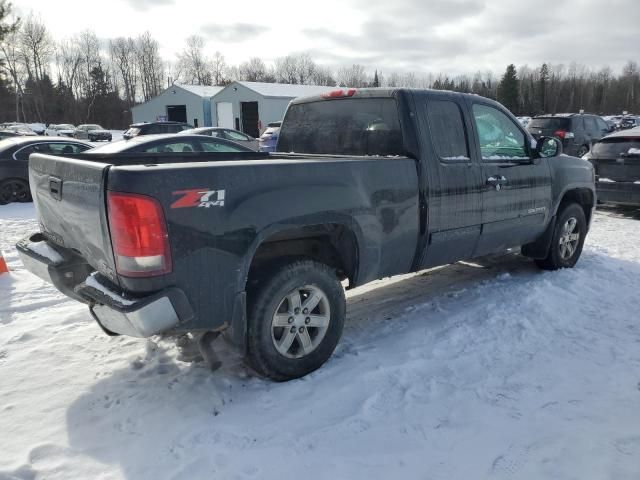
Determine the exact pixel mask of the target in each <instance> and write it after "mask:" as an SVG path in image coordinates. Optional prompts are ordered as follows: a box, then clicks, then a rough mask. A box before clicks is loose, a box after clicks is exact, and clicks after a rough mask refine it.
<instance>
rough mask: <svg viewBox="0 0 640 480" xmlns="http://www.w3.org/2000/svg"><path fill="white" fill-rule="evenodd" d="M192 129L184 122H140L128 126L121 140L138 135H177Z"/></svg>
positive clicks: (191, 126)
mask: <svg viewBox="0 0 640 480" xmlns="http://www.w3.org/2000/svg"><path fill="white" fill-rule="evenodd" d="M189 128H193V125H189V124H188V123H184V122H142V123H134V124H131V125H129V130H127V131H126V132H124V133H123V134H122V138H124V139H125V140H129V139H130V138H133V137H137V136H138V135H152V134H155V133H178V132H181V131H182V130H187V129H189Z"/></svg>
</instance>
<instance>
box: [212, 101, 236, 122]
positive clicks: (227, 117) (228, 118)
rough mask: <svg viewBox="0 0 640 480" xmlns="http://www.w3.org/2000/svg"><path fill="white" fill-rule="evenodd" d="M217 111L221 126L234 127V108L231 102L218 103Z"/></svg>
mask: <svg viewBox="0 0 640 480" xmlns="http://www.w3.org/2000/svg"><path fill="white" fill-rule="evenodd" d="M216 113H217V117H218V126H219V127H224V128H233V108H232V106H231V102H218V103H216Z"/></svg>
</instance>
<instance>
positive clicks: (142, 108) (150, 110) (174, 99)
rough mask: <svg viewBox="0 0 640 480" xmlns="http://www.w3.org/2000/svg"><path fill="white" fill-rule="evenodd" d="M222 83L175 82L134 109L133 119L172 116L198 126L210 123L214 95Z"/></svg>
mask: <svg viewBox="0 0 640 480" xmlns="http://www.w3.org/2000/svg"><path fill="white" fill-rule="evenodd" d="M222 89H223V87H209V86H204V85H172V86H171V87H169V88H167V89H166V90H165V91H163V92H162V93H161V94H160V95H158V96H157V97H155V98H152V99H151V100H149V101H147V102H144V103H141V104H140V105H136V106H135V107H133V108H132V109H131V114H132V116H133V123H138V122H156V121H165V120H170V121H174V122H188V123H190V124H192V125H194V126H198V127H209V126H211V125H212V123H211V97H213V96H214V95H215V94H216V93H218V92H220V91H221V90H222Z"/></svg>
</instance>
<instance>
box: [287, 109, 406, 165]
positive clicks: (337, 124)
mask: <svg viewBox="0 0 640 480" xmlns="http://www.w3.org/2000/svg"><path fill="white" fill-rule="evenodd" d="M278 151H280V152H296V153H320V154H323V153H324V154H333V155H381V156H387V155H404V149H403V144H402V133H401V130H400V121H399V118H398V109H397V106H396V101H395V99H393V98H341V99H335V100H321V101H316V102H308V103H298V104H294V105H291V106H290V107H289V109H288V110H287V113H286V116H285V120H284V122H283V123H282V128H281V129H280V133H279V139H278Z"/></svg>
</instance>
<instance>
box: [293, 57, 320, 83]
mask: <svg viewBox="0 0 640 480" xmlns="http://www.w3.org/2000/svg"><path fill="white" fill-rule="evenodd" d="M294 59H295V63H296V71H297V74H298V83H300V84H301V85H305V84H309V83H310V82H311V79H312V78H313V74H314V72H315V70H316V68H317V67H316V63H315V62H314V61H313V60H312V59H311V56H310V55H309V54H308V53H303V54H300V55H297V56H296V57H294Z"/></svg>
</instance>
